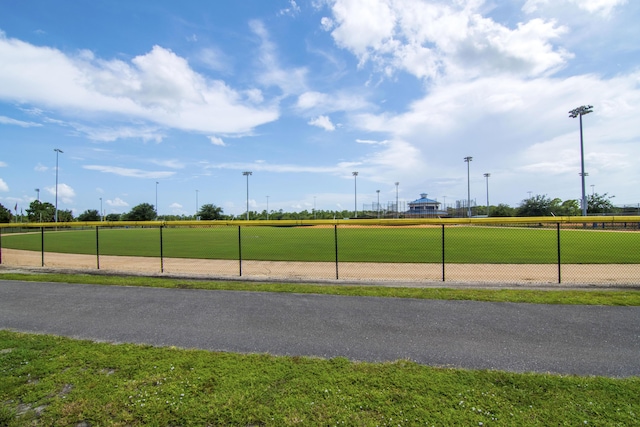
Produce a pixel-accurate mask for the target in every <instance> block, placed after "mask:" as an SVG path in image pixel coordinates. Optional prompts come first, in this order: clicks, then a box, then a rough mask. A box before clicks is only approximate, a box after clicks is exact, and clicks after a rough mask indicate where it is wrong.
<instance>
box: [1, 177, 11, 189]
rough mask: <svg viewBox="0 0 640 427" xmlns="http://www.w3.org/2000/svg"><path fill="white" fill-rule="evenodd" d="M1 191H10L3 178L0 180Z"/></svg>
mask: <svg viewBox="0 0 640 427" xmlns="http://www.w3.org/2000/svg"><path fill="white" fill-rule="evenodd" d="M0 191H4V192H7V191H9V186H8V185H7V183H6V182H4V180H3V179H2V178H0Z"/></svg>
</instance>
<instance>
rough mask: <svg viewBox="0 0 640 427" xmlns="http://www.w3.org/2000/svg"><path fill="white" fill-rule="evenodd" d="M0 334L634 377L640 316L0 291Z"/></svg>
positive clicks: (178, 294) (132, 290)
mask: <svg viewBox="0 0 640 427" xmlns="http://www.w3.org/2000/svg"><path fill="white" fill-rule="evenodd" d="M0 328H4V329H13V330H18V331H26V332H41V333H48V334H56V335H66V336H71V337H76V338H85V339H94V340H106V341H111V342H137V343H146V344H152V345H158V346H166V345H175V346H179V347H187V348H202V349H209V350H219V351H231V352H257V353H263V352H266V353H271V354H275V355H308V356H319V357H325V358H329V357H335V356H344V357H348V358H350V359H353V360H362V361H389V360H397V359H403V358H404V359H410V360H414V361H416V362H418V363H422V364H426V365H432V366H452V367H464V368H481V369H499V370H507V371H516V372H525V371H537V372H555V373H563V374H579V375H606V376H616V377H623V376H632V375H640V307H599V306H562V305H536V304H512V303H484V302H472V301H430V300H412V299H397V298H369V297H343V296H326V295H297V294H276V293H259V292H231V291H200V290H181V289H153V288H138V287H114V286H95V285H70V284H61V283H30V282H20V281H0Z"/></svg>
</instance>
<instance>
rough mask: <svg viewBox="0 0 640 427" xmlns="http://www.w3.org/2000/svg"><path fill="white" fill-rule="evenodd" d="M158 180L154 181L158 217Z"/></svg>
mask: <svg viewBox="0 0 640 427" xmlns="http://www.w3.org/2000/svg"><path fill="white" fill-rule="evenodd" d="M158 184H160V183H159V182H158V181H156V218H157V217H158Z"/></svg>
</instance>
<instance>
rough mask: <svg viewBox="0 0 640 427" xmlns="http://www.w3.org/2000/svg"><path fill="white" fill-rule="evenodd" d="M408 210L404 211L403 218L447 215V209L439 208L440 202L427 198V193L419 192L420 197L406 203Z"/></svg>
mask: <svg viewBox="0 0 640 427" xmlns="http://www.w3.org/2000/svg"><path fill="white" fill-rule="evenodd" d="M407 204H408V205H409V210H408V211H406V212H405V213H404V217H405V218H429V217H434V218H435V217H442V216H448V213H447V211H444V210H440V202H438V201H437V200H433V199H429V198H427V193H422V194H420V198H419V199H417V200H414V201H413V202H409V203H407Z"/></svg>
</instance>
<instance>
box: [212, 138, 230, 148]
mask: <svg viewBox="0 0 640 427" xmlns="http://www.w3.org/2000/svg"><path fill="white" fill-rule="evenodd" d="M209 141H211V143H212V144H213V145H219V146H221V147H224V146H225V145H226V144H225V143H224V141H223V140H222V138H218V137H217V136H210V137H209Z"/></svg>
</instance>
